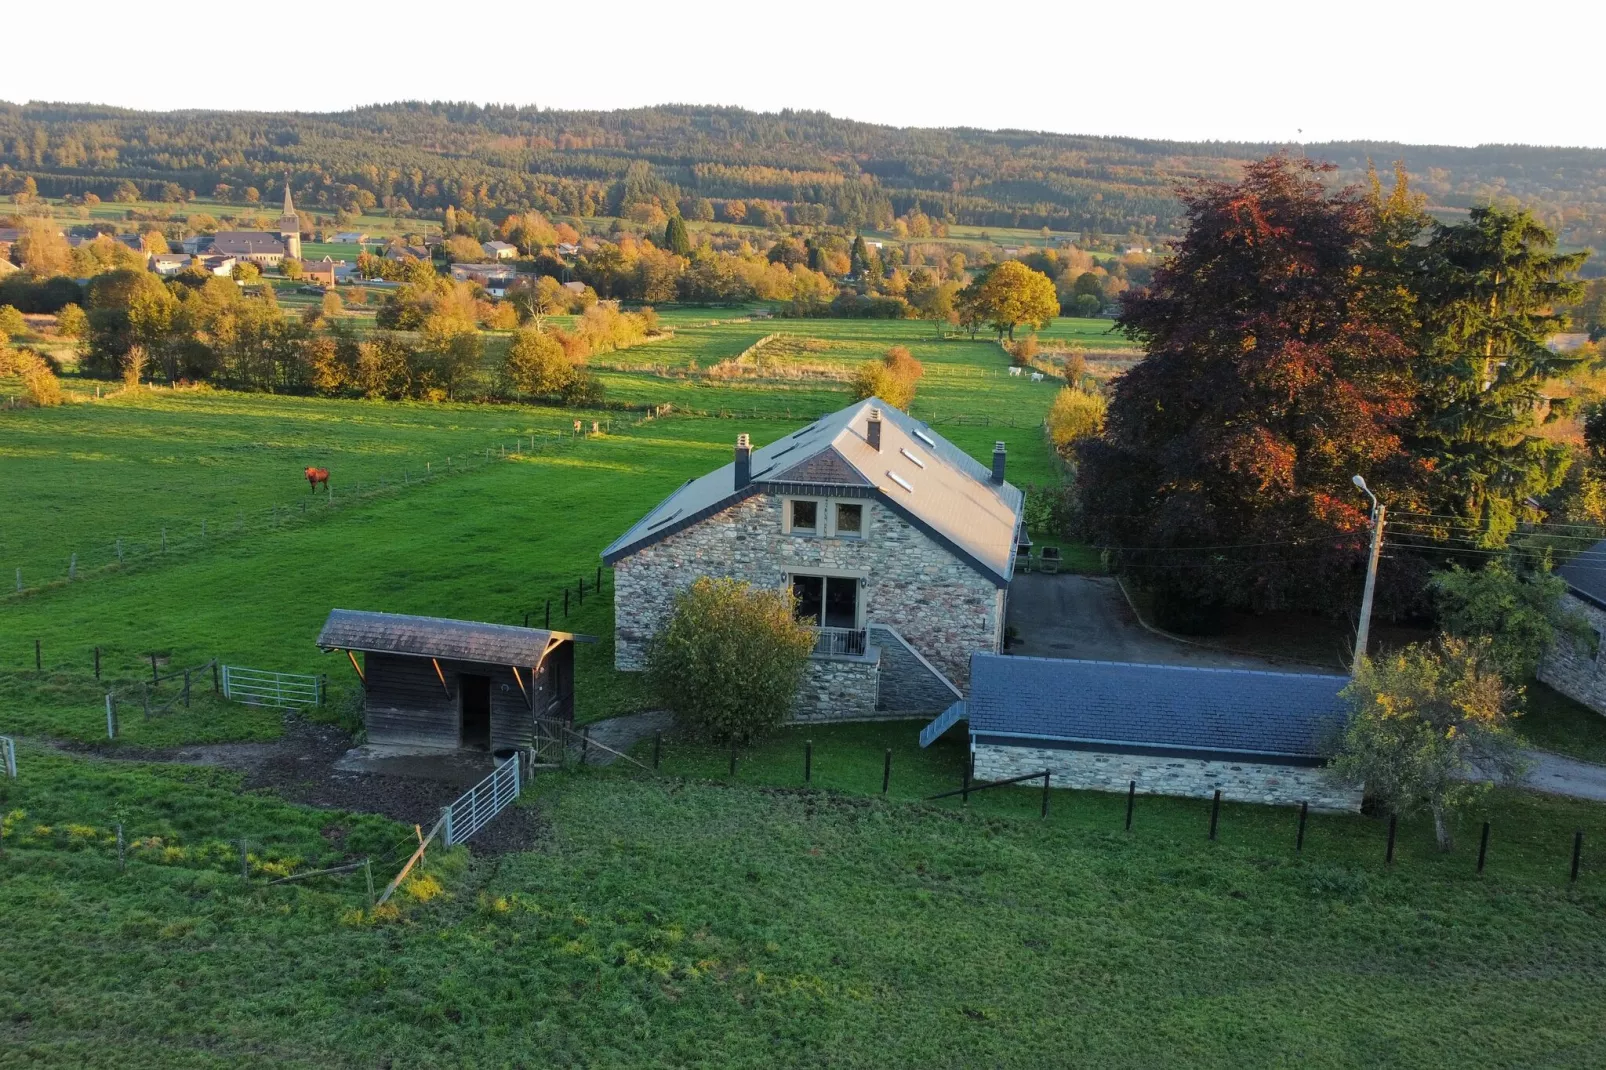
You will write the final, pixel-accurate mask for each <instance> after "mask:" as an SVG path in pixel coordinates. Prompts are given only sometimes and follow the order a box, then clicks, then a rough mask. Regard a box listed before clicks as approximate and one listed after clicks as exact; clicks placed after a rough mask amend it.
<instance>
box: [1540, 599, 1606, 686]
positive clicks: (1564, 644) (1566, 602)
mask: <svg viewBox="0 0 1606 1070" xmlns="http://www.w3.org/2000/svg"><path fill="white" fill-rule="evenodd" d="M1562 606H1563V608H1565V609H1567V610H1570V611H1571V612H1573V613H1575V614H1577V615H1578V616H1580V617H1582V618H1584V620H1586V621H1588V622H1589V626H1590V627H1591V628H1593V629H1594V630H1595V637H1596V641H1595V643H1594V644H1590V643H1588V642H1587V641H1585V642H1580V641H1579V640H1577V639H1574V638H1573V637H1572V636H1570V635H1564V634H1562V633H1560V632H1558V633H1557V634H1556V638H1555V639H1554V640H1552V641H1551V644H1550V649H1549V650H1547V651H1545V656H1544V658H1543V660H1541V661H1540V663H1539V679H1540V680H1541V681H1543V682H1544V683H1547V684H1549V685H1550V686H1551V687H1554V688H1555V689H1556V690H1557V691H1560V692H1561V693H1562V694H1564V695H1566V696H1567V697H1568V698H1570V699H1574V700H1576V701H1578V702H1582V703H1583V704H1584V705H1585V706H1588V707H1589V708H1590V709H1592V710H1594V711H1595V712H1596V713H1606V672H1603V671H1602V667H1601V658H1602V656H1603V655H1602V653H1601V648H1606V642H1603V641H1602V637H1606V611H1602V610H1601V609H1599V608H1598V607H1596V606H1592V605H1590V604H1589V603H1588V602H1585V601H1584V600H1583V599H1582V598H1579V597H1577V596H1576V595H1572V594H1566V595H1563V596H1562ZM1591 645H1593V646H1595V647H1596V649H1593V650H1592V649H1590V648H1591Z"/></svg>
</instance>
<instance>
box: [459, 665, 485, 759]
mask: <svg viewBox="0 0 1606 1070" xmlns="http://www.w3.org/2000/svg"><path fill="white" fill-rule="evenodd" d="M457 696H458V702H459V704H460V705H461V707H462V715H463V720H462V736H461V740H460V741H461V744H462V746H464V747H466V748H471V749H473V750H490V749H491V678H490V677H489V676H475V675H473V674H470V673H459V674H458V676H457Z"/></svg>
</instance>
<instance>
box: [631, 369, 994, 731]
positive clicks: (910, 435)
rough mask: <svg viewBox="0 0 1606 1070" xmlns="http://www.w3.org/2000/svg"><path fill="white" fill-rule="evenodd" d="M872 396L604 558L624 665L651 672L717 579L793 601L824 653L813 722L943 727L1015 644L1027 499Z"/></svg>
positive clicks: (701, 487) (733, 466)
mask: <svg viewBox="0 0 1606 1070" xmlns="http://www.w3.org/2000/svg"><path fill="white" fill-rule="evenodd" d="M1004 464H1005V451H1004V445H1003V443H998V445H997V446H996V448H995V451H994V453H993V463H992V467H991V469H989V468H987V467H986V466H984V465H982V464H980V463H978V462H977V461H976V460H974V459H973V458H971V457H970V456H969V455H968V454H966V453H965V452H964V451H963V450H961V449H959V448H958V447H956V446H954V445H953V444H952V443H950V442H948V441H947V440H945V439H943V438H942V437H941V436H940V435H938V434H936V433H935V432H934V431H932V430H931V429H930V428H929V427H927V426H926V425H924V424H922V423H920V422H919V421H917V420H915V419H913V418H912V417H910V416H907V415H906V414H904V413H903V412H900V411H899V410H897V409H895V408H893V407H892V406H890V405H887V404H886V403H885V402H882V401H880V400H877V399H875V398H870V399H868V400H866V401H863V402H860V403H858V404H855V405H852V406H850V407H849V408H846V409H843V410H841V411H840V412H836V413H832V414H830V415H828V416H824V417H822V418H821V419H820V420H818V421H816V422H815V423H812V424H810V425H809V426H807V427H805V428H803V429H802V430H800V431H797V432H795V433H794V434H791V435H788V436H786V437H784V438H782V439H780V440H779V441H776V442H773V443H770V444H769V445H767V446H765V447H763V448H761V449H758V450H753V449H752V448H751V447H750V445H749V442H748V437H747V436H746V435H740V436H738V438H737V442H736V449H735V457H734V459H733V460H732V462H731V463H730V464H727V465H725V466H724V467H722V468H719V469H718V470H716V471H713V472H710V473H708V474H707V475H705V476H702V477H701V478H698V479H693V480H690V481H688V482H687V483H686V484H685V485H683V486H682V487H680V489H678V490H676V491H675V492H674V493H673V494H671V495H670V496H669V497H667V498H665V499H664V501H663V502H662V503H661V504H659V506H658V507H657V508H655V509H653V510H652V511H651V512H649V513H648V514H647V515H646V516H644V517H642V518H641V520H640V521H638V522H637V523H636V525H635V526H634V527H632V528H631V529H630V530H629V531H627V532H625V533H624V534H623V535H621V536H620V537H619V538H618V539H617V540H615V541H614V543H613V544H612V545H611V546H609V547H608V548H607V549H606V550H604V551H603V555H602V556H603V560H604V561H605V562H607V563H608V564H609V565H611V566H613V569H614V601H615V621H616V623H615V662H616V664H617V665H618V667H619V668H621V669H626V670H631V669H641V668H644V667H645V663H646V653H647V646H648V643H649V641H650V640H651V639H652V637H653V635H654V634H655V633H656V632H657V631H658V629H659V628H660V627H661V626H662V625H663V624H664V623H665V621H666V620H667V618H668V615H669V613H670V611H671V608H672V605H673V602H674V597H675V594H676V592H677V591H679V590H681V589H682V588H684V587H687V586H689V585H690V584H691V583H692V582H693V581H695V580H697V579H699V578H701V577H704V576H718V577H731V578H736V579H742V580H747V581H749V582H751V583H753V584H755V585H759V586H765V587H782V588H787V589H790V590H791V591H792V592H793V593H794V594H795V595H796V598H797V613H798V616H799V618H800V619H806V620H808V621H810V622H811V623H812V624H813V625H814V627H815V628H816V631H817V635H818V640H817V643H816V647H815V653H814V656H813V657H812V658H811V660H810V662H809V666H808V670H807V672H806V674H805V677H804V683H803V686H802V688H801V690H800V693H799V695H798V700H797V705H796V709H795V716H796V718H797V719H799V720H863V719H871V718H877V717H887V718H890V717H899V716H901V717H910V716H927V717H930V716H935V715H937V714H939V713H941V712H942V711H943V710H945V709H947V708H948V707H950V706H951V705H952V704H953V703H954V702H955V701H956V700H957V699H959V698H961V697H962V690H963V689H964V688H965V687H966V685H967V683H968V681H969V678H970V660H971V655H972V654H973V653H975V652H977V651H985V652H993V653H996V652H997V651H999V650H1000V649H1001V648H1002V644H1003V632H1004V609H1005V597H1006V592H1007V590H1008V587H1009V582H1010V578H1011V576H1012V575H1013V572H1014V562H1015V553H1016V549H1017V546H1018V545H1019V544H1020V543H1021V542H1022V541H1023V540H1024V538H1025V531H1024V526H1023V524H1022V521H1021V510H1022V505H1023V501H1024V496H1023V495H1022V493H1021V491H1020V490H1019V489H1017V488H1015V487H1013V486H1011V485H1010V484H1009V483H1007V482H1006V481H1005V479H1004Z"/></svg>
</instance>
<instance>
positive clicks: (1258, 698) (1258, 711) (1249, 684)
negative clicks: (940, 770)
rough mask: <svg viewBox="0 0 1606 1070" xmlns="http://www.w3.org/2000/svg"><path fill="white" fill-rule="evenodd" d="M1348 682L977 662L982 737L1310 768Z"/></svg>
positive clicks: (1104, 664) (972, 716) (974, 698)
mask: <svg viewBox="0 0 1606 1070" xmlns="http://www.w3.org/2000/svg"><path fill="white" fill-rule="evenodd" d="M1348 683H1349V678H1348V677H1347V676H1330V675H1326V674H1315V673H1309V674H1307V673H1289V672H1261V671H1256V670H1250V669H1205V668H1197V667H1194V666H1191V665H1140V664H1134V663H1130V662H1119V661H1069V660H1059V659H1053V658H1021V657H1007V656H1004V655H1000V654H973V655H972V656H971V659H970V698H969V699H967V700H966V703H965V705H966V716H967V717H968V719H969V721H970V731H971V732H972V733H975V734H978V735H1005V736H1021V737H1025V738H1028V739H1049V740H1059V741H1064V742H1071V743H1079V744H1096V743H1103V744H1110V745H1115V746H1133V747H1151V748H1167V749H1178V750H1193V751H1212V752H1218V753H1225V754H1241V755H1246V756H1248V755H1261V756H1266V757H1284V758H1302V759H1310V758H1316V757H1319V756H1321V753H1322V745H1323V743H1324V742H1325V741H1326V739H1327V737H1328V735H1329V733H1331V732H1332V731H1333V730H1335V729H1336V728H1337V727H1338V726H1339V725H1340V724H1342V722H1343V720H1344V715H1345V704H1344V700H1343V699H1341V698H1340V697H1339V692H1340V691H1342V690H1343V689H1344V687H1345V686H1346V685H1347V684H1348Z"/></svg>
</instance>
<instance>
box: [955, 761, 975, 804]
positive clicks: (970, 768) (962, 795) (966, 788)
mask: <svg viewBox="0 0 1606 1070" xmlns="http://www.w3.org/2000/svg"><path fill="white" fill-rule="evenodd" d="M975 771H976V752H975V751H971V752H970V753H969V754H967V755H965V779H964V780H963V781H962V782H961V783H960V785H959V801H960V803H961V804H962V805H965V806H969V805H970V778H971V776H972V775H973V774H974V773H975Z"/></svg>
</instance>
